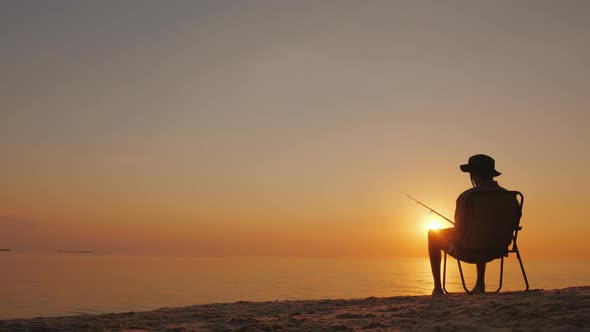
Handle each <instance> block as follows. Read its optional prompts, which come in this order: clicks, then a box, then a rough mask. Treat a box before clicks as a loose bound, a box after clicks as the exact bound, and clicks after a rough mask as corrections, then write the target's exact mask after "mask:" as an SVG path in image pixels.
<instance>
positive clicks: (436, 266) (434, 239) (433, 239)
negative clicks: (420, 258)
mask: <svg viewBox="0 0 590 332" xmlns="http://www.w3.org/2000/svg"><path fill="white" fill-rule="evenodd" d="M445 235H446V233H445V232H441V231H440V230H430V231H428V255H429V256H430V269H431V270H432V279H433V280H434V290H433V291H432V294H433V295H436V294H443V289H442V284H441V282H440V261H441V253H440V252H441V250H443V249H444V248H445V243H446V239H445Z"/></svg>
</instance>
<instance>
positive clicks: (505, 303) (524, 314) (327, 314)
mask: <svg viewBox="0 0 590 332" xmlns="http://www.w3.org/2000/svg"><path fill="white" fill-rule="evenodd" d="M361 330H362V331H414V330H416V331H497V330H500V331H588V330H590V286H584V287H572V288H565V289H557V290H532V291H530V292H528V293H522V292H504V293H499V294H496V293H486V294H480V295H467V294H452V295H446V296H440V297H431V296H398V297H388V298H374V297H370V298H365V299H351V300H344V299H338V300H309V301H269V302H247V301H240V302H236V303H226V304H206V305H195V306H189V307H180V308H161V309H158V310H153V311H146V312H127V313H116V314H104V315H82V316H72V317H53V318H42V317H40V318H33V319H14V320H3V321H0V331H14V332H18V331H127V332H132V331H133V332H140V331H361Z"/></svg>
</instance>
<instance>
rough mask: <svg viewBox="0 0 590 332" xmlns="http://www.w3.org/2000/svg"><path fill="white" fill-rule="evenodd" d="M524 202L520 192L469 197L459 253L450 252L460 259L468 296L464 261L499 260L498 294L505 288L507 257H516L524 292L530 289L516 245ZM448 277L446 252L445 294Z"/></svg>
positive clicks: (493, 192)
mask: <svg viewBox="0 0 590 332" xmlns="http://www.w3.org/2000/svg"><path fill="white" fill-rule="evenodd" d="M523 203H524V196H523V195H522V194H521V193H520V192H518V191H492V192H474V193H472V194H471V195H469V197H468V199H467V208H466V211H467V212H466V213H467V215H466V218H465V225H464V226H465V228H464V229H463V231H462V233H461V234H462V237H461V239H459V243H458V250H457V251H456V252H454V253H450V254H451V255H452V256H454V257H455V258H456V259H457V264H458V266H459V273H460V274H461V283H462V284H463V289H465V291H466V292H467V293H469V294H471V292H470V291H469V290H468V289H467V287H466V286H465V278H464V276H463V269H462V268H461V261H464V262H466V263H471V264H476V263H487V262H491V261H493V260H495V259H498V258H499V259H500V282H499V285H498V289H496V290H495V292H499V291H500V289H502V276H503V273H504V257H508V254H510V253H515V254H516V258H518V262H519V263H520V269H521V270H522V276H523V278H524V282H525V284H526V289H525V292H526V291H528V290H529V282H528V279H527V277H526V273H525V271H524V265H523V264H522V259H521V257H520V252H519V251H518V245H517V244H516V239H517V237H518V232H519V231H520V230H522V227H521V226H520V217H521V215H522V206H523ZM510 243H512V248H510ZM446 274H447V251H445V257H444V269H443V290H444V291H445V293H449V292H448V291H447V289H446V286H445V284H446Z"/></svg>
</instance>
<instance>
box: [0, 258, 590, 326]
mask: <svg viewBox="0 0 590 332" xmlns="http://www.w3.org/2000/svg"><path fill="white" fill-rule="evenodd" d="M589 263H590V262H589V261H587V260H534V259H526V257H525V261H524V264H525V268H526V272H527V275H528V278H529V282H530V287H531V289H539V288H541V289H554V288H564V287H571V286H581V285H590V264H589ZM448 267H449V270H448V272H447V273H448V277H447V286H448V289H449V290H451V291H460V290H462V288H461V283H460V279H459V272H458V269H457V263H456V261H455V260H454V259H450V260H449V261H448ZM464 271H465V273H466V281H467V283H468V285H473V282H474V276H475V267H474V266H473V265H470V264H465V265H464ZM498 276H499V260H497V261H494V262H493V263H490V264H489V265H488V271H487V274H486V284H487V287H488V289H489V290H491V289H492V288H495V287H496V286H497V284H498ZM503 284H504V285H503V289H502V290H505V291H509V290H521V289H524V287H525V285H524V281H523V278H522V274H521V271H520V267H519V265H518V261H517V260H516V258H515V257H510V258H509V259H507V260H506V262H505V266H504V283H503ZM431 290H432V277H431V275H430V265H429V262H428V259H427V258H396V259H344V258H330V259H327V258H326V259H323V258H313V259H310V258H297V259H295V258H281V259H279V258H195V257H157V256H122V255H116V254H82V253H78V254H76V253H18V252H2V253H0V319H7V318H30V317H39V316H45V317H47V316H67V315H78V314H99V313H107V312H128V311H141V310H151V309H157V308H161V307H175V306H185V305H191V304H203V303H222V302H236V301H274V300H300V299H342V298H365V297H370V296H375V297H388V296H398V295H426V294H429V293H430V292H431Z"/></svg>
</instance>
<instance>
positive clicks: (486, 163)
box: [428, 154, 506, 295]
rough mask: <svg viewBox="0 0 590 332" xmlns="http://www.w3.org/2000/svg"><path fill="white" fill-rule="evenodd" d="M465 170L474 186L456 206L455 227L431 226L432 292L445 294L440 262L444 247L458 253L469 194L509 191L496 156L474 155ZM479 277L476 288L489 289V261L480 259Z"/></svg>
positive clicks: (453, 254) (476, 290) (445, 249)
mask: <svg viewBox="0 0 590 332" xmlns="http://www.w3.org/2000/svg"><path fill="white" fill-rule="evenodd" d="M460 168H461V171H463V172H466V173H469V175H470V177H471V184H472V185H473V188H471V189H468V190H466V191H464V192H463V193H461V195H459V197H458V198H457V205H456V208H455V227H453V228H446V229H438V230H430V231H429V232H428V254H429V256H430V268H431V269H432V278H433V279H434V290H433V291H432V295H439V294H443V289H442V285H441V281H440V263H441V250H444V251H446V252H447V253H448V254H449V255H451V256H453V257H455V255H456V252H457V250H458V244H459V241H460V239H461V237H462V235H463V234H462V233H463V229H464V228H465V216H466V212H467V211H466V205H467V198H468V197H469V195H470V194H471V193H473V192H479V191H506V189H504V188H502V187H500V185H498V182H496V181H494V177H496V176H498V175H500V174H501V173H500V172H498V171H496V169H495V161H494V159H493V158H492V157H490V156H487V155H484V154H477V155H474V156H471V157H470V158H469V161H468V163H467V164H464V165H461V166H460ZM476 265H477V280H476V282H475V288H474V289H473V291H472V292H474V293H483V292H485V282H484V279H485V271H486V263H477V264H476Z"/></svg>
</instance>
